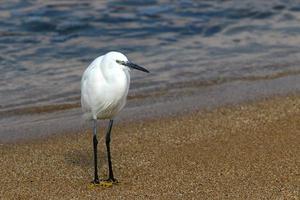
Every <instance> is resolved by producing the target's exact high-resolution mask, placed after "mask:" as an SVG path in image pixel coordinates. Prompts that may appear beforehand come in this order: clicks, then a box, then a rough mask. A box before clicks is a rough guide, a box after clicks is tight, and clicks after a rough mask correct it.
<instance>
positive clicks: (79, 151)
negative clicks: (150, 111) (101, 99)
mask: <svg viewBox="0 0 300 200" xmlns="http://www.w3.org/2000/svg"><path fill="white" fill-rule="evenodd" d="M104 125H105V124H104V123H103V122H102V123H101V128H100V130H101V132H100V133H99V138H101V139H100V142H99V145H98V147H100V148H99V154H100V177H101V178H106V176H107V175H106V174H107V173H106V167H107V161H106V156H105V143H104V140H103V136H104V132H103V127H104ZM299 143H300V96H299V95H298V94H294V95H287V96H277V97H274V96H273V97H268V98H264V99H262V100H257V101H251V102H243V103H239V104H235V105H226V106H221V107H217V108H214V109H211V110H205V109H200V110H195V111H193V112H189V113H184V114H182V115H180V114H177V115H173V116H162V117H156V118H152V119H144V120H140V121H137V122H128V123H118V124H116V126H115V127H114V128H113V132H112V143H111V146H112V162H113V168H114V173H115V176H116V178H117V179H118V180H119V183H118V184H117V185H113V186H112V187H108V188H105V187H100V186H99V187H90V181H91V180H92V178H93V177H92V176H93V158H92V132H91V129H87V130H82V131H78V132H69V133H65V134H60V135H54V136H48V137H44V138H38V139H32V140H27V141H18V142H15V143H10V144H1V146H0V153H1V157H0V160H1V165H0V177H1V182H0V188H1V190H0V197H1V199H299V197H300V174H299V172H300V158H299V155H300V146H299Z"/></svg>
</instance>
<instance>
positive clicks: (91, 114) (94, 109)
mask: <svg viewBox="0 0 300 200" xmlns="http://www.w3.org/2000/svg"><path fill="white" fill-rule="evenodd" d="M130 68H132V69H138V70H141V71H143V72H149V71H148V70H146V69H145V68H143V67H140V66H138V65H136V64H134V63H132V62H130V61H128V59H127V58H126V56H124V55H123V54H122V53H119V52H109V53H107V54H105V55H103V56H100V57H98V58H96V59H95V60H94V61H93V62H92V63H91V64H90V65H89V66H88V68H87V69H86V70H85V71H84V73H83V76H82V79H81V107H82V110H83V113H84V117H85V118H86V119H91V120H93V122H94V131H93V133H94V136H93V147H94V167H95V176H94V180H93V184H99V183H100V181H99V177H98V169H97V144H98V140H97V119H109V120H110V121H109V126H108V129H107V133H106V149H107V157H108V159H107V160H108V173H109V174H108V175H109V176H108V179H107V181H108V182H109V183H111V184H112V183H116V182H117V180H116V179H115V178H114V175H113V170H112V162H111V155H110V135H111V129H112V126H113V118H114V117H115V116H116V115H117V114H118V113H119V112H120V110H122V108H123V107H124V106H125V103H126V98H127V94H128V89H129V84H130V74H129V71H130Z"/></svg>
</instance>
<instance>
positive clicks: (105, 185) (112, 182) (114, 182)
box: [88, 180, 118, 189]
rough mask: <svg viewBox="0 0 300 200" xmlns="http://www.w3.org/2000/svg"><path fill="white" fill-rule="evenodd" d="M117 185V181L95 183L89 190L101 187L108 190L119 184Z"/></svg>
mask: <svg viewBox="0 0 300 200" xmlns="http://www.w3.org/2000/svg"><path fill="white" fill-rule="evenodd" d="M117 183H118V182H117V181H111V180H102V181H100V182H99V183H94V182H92V183H90V184H89V186H88V188H89V189H93V188H95V187H99V186H101V187H106V188H108V187H111V186H113V185H114V184H117Z"/></svg>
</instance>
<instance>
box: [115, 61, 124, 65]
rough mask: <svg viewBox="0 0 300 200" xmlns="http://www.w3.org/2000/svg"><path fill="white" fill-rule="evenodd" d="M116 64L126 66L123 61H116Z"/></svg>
mask: <svg viewBox="0 0 300 200" xmlns="http://www.w3.org/2000/svg"><path fill="white" fill-rule="evenodd" d="M116 63H118V64H120V65H124V63H125V62H124V61H121V60H116Z"/></svg>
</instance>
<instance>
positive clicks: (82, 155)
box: [64, 150, 106, 168]
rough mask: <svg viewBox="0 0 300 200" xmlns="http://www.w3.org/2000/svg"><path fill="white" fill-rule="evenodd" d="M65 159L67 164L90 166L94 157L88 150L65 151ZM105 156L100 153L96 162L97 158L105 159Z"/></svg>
mask: <svg viewBox="0 0 300 200" xmlns="http://www.w3.org/2000/svg"><path fill="white" fill-rule="evenodd" d="M64 157H65V161H66V163H67V164H69V165H75V166H79V167H81V168H90V167H91V166H93V165H94V158H93V155H92V152H89V151H80V150H75V151H70V152H67V153H66V154H65V155H64ZM105 159H106V158H105V157H104V156H102V155H98V162H99V160H105Z"/></svg>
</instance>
